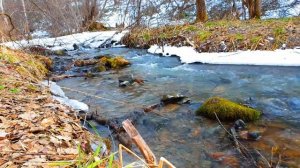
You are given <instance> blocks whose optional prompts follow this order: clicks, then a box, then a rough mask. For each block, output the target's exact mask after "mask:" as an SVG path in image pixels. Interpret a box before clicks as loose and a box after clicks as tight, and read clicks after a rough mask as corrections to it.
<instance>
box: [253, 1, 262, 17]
mask: <svg viewBox="0 0 300 168" xmlns="http://www.w3.org/2000/svg"><path fill="white" fill-rule="evenodd" d="M260 15H261V0H255V5H254V18H255V19H260Z"/></svg>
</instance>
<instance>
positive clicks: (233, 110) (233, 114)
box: [196, 97, 261, 121]
mask: <svg viewBox="0 0 300 168" xmlns="http://www.w3.org/2000/svg"><path fill="white" fill-rule="evenodd" d="M196 114H197V115H203V116H206V117H208V118H211V119H215V118H216V116H215V114H217V116H218V118H219V119H220V120H223V121H234V120H237V119H242V120H244V121H254V120H257V119H259V117H260V115H261V112H260V111H258V110H255V109H252V108H249V107H246V106H243V105H240V104H237V103H235V102H232V101H230V100H227V99H224V98H220V97H212V98H209V99H208V100H206V101H205V102H204V104H203V105H202V106H201V107H200V108H199V109H198V110H197V111H196Z"/></svg>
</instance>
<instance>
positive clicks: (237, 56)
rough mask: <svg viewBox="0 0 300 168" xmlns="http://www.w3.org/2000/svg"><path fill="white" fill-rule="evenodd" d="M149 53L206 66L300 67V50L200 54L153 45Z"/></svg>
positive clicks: (184, 49)
mask: <svg viewBox="0 0 300 168" xmlns="http://www.w3.org/2000/svg"><path fill="white" fill-rule="evenodd" d="M148 52H149V53H152V54H162V55H163V56H167V57H168V56H172V55H176V56H178V57H179V58H180V60H181V62H182V63H196V62H199V63H205V64H235V65H270V66H300V49H298V48H295V49H286V50H275V51H237V52H220V53H198V52H197V51H195V50H194V48H193V47H188V46H183V47H174V46H164V47H160V46H158V45H153V46H151V47H150V48H149V49H148Z"/></svg>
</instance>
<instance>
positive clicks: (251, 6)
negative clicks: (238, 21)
mask: <svg viewBox="0 0 300 168" xmlns="http://www.w3.org/2000/svg"><path fill="white" fill-rule="evenodd" d="M242 3H243V6H246V7H247V8H248V13H249V18H250V19H260V16H261V0H242Z"/></svg>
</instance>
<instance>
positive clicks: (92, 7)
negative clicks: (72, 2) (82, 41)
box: [82, 0, 99, 29]
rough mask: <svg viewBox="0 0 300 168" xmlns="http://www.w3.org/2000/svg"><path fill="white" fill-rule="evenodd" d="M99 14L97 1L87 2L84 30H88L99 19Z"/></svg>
mask: <svg viewBox="0 0 300 168" xmlns="http://www.w3.org/2000/svg"><path fill="white" fill-rule="evenodd" d="M98 14H99V10H98V6H97V0H85V3H84V5H83V16H84V18H83V23H82V27H83V28H84V29H86V28H88V27H89V25H90V24H91V23H92V22H93V21H94V20H95V19H96V18H97V16H98Z"/></svg>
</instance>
